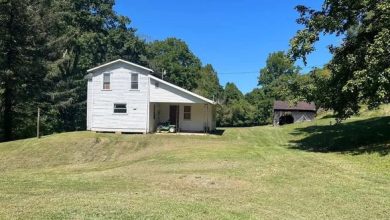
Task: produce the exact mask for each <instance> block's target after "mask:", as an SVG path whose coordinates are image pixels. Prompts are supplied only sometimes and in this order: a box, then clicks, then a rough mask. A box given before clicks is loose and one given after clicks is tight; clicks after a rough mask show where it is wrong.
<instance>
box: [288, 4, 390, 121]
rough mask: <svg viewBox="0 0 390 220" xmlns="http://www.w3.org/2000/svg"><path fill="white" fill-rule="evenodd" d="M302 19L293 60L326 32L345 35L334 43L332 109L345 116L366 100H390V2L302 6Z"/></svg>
mask: <svg viewBox="0 0 390 220" xmlns="http://www.w3.org/2000/svg"><path fill="white" fill-rule="evenodd" d="M296 9H297V10H298V12H299V13H300V18H299V19H298V20H297V22H298V23H299V24H302V25H304V29H303V30H300V31H298V33H297V34H296V36H295V37H294V38H293V39H292V40H291V50H290V54H291V56H292V58H293V59H299V58H302V59H303V61H304V62H306V56H307V55H308V54H309V53H311V52H312V51H313V50H314V44H315V42H316V41H318V40H320V36H322V35H323V34H336V35H337V36H339V37H340V38H342V39H343V42H342V44H341V45H340V46H337V47H335V46H331V47H330V49H331V52H332V53H333V59H332V60H331V61H330V63H329V65H328V68H329V70H330V71H331V77H330V83H329V84H330V85H331V86H330V88H329V91H328V93H327V94H324V95H327V96H329V100H330V103H328V105H327V107H328V108H332V109H334V110H335V112H336V116H337V117H338V118H339V119H345V118H347V117H349V116H351V115H353V114H356V113H358V112H359V109H360V104H361V103H365V104H368V106H369V107H370V108H375V107H378V106H379V105H380V104H381V103H388V102H389V101H390V59H389V57H390V2H389V1H384V0H354V1H339V0H326V1H325V2H324V4H323V7H322V8H321V9H320V10H314V9H311V8H308V7H305V6H302V5H300V6H297V7H296Z"/></svg>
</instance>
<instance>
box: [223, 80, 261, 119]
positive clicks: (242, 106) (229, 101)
mask: <svg viewBox="0 0 390 220" xmlns="http://www.w3.org/2000/svg"><path fill="white" fill-rule="evenodd" d="M254 112H255V109H254V107H253V106H251V105H250V104H249V103H248V101H247V100H245V98H244V95H243V94H242V93H241V91H240V90H239V89H238V88H237V86H236V85H235V84H234V83H227V84H226V86H225V90H224V96H223V103H222V105H221V106H220V108H218V111H217V123H218V125H219V126H249V125H253V119H254Z"/></svg>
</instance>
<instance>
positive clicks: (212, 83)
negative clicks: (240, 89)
mask: <svg viewBox="0 0 390 220" xmlns="http://www.w3.org/2000/svg"><path fill="white" fill-rule="evenodd" d="M199 73H200V74H199V78H198V79H197V80H196V84H197V88H196V89H195V90H194V92H195V93H197V94H199V95H202V96H204V97H206V98H209V99H212V100H216V101H218V100H219V99H220V98H221V96H222V91H223V89H222V86H221V85H220V84H219V79H218V75H217V73H216V72H215V70H214V68H213V66H212V65H211V64H207V65H205V66H204V67H202V68H201V70H200V72H199Z"/></svg>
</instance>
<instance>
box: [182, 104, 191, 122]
mask: <svg viewBox="0 0 390 220" xmlns="http://www.w3.org/2000/svg"><path fill="white" fill-rule="evenodd" d="M184 120H191V106H184Z"/></svg>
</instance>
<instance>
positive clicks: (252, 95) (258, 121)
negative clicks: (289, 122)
mask: <svg viewBox="0 0 390 220" xmlns="http://www.w3.org/2000/svg"><path fill="white" fill-rule="evenodd" d="M245 99H246V100H247V101H248V103H249V104H250V105H251V106H253V107H254V119H253V124H255V125H265V124H269V123H272V114H273V110H272V108H273V100H274V99H273V98H271V97H269V96H267V95H266V94H265V92H264V89H261V88H255V89H254V90H252V91H251V92H249V93H248V94H246V95H245Z"/></svg>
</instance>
